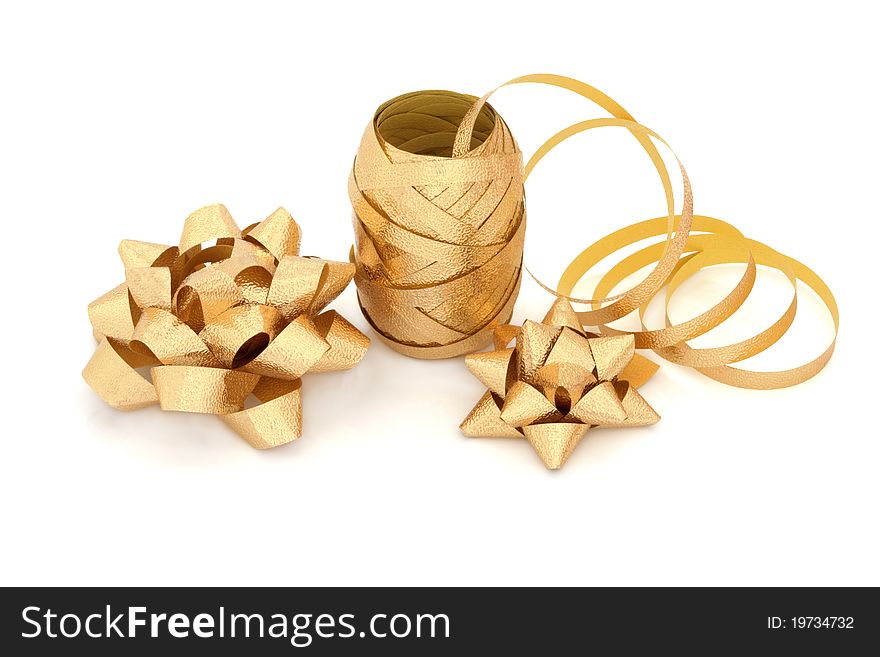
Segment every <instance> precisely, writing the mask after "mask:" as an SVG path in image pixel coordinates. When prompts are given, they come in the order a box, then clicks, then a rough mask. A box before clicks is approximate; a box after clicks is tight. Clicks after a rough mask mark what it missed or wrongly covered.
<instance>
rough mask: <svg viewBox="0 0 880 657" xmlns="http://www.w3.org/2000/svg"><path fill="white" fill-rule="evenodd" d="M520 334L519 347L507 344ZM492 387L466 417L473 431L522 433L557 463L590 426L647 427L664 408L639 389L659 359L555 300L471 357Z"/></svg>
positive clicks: (468, 431) (471, 365) (475, 434)
mask: <svg viewBox="0 0 880 657" xmlns="http://www.w3.org/2000/svg"><path fill="white" fill-rule="evenodd" d="M511 340H516V344H515V346H514V347H512V348H507V345H508V344H509V343H510V341H511ZM465 363H466V364H467V366H468V369H469V370H470V371H471V372H472V373H473V375H474V376H476V377H477V378H478V379H479V380H480V381H481V382H482V383H483V384H484V385H485V386H486V387H487V388H488V390H487V391H486V394H484V395H483V397H482V398H481V399H480V401H478V402H477V405H476V406H474V408H473V410H472V411H471V412H470V414H469V415H468V416H467V417H466V418H465V420H464V422H462V424H461V430H462V432H463V433H464V434H465V435H466V436H470V437H472V438H523V437H525V439H526V440H528V441H529V443H530V444H531V445H532V447H533V448H534V449H535V451H536V452H537V453H538V456H540V457H541V460H542V461H543V462H544V465H546V466H547V467H548V468H549V469H551V470H556V469H558V468H561V467H562V465H563V464H564V463H565V460H566V459H567V458H568V457H569V456H570V455H571V453H572V452H573V451H574V448H575V447H577V445H578V443H579V442H580V441H581V439H582V438H583V437H584V435H585V434H586V433H587V431H589V430H590V429H594V428H599V427H640V426H646V425H649V424H654V423H655V422H657V421H658V420H659V419H660V416H659V415H657V413H656V412H655V411H654V409H653V408H651V406H650V405H649V404H648V402H647V401H645V399H644V398H643V397H642V396H641V395H640V394H639V393H638V392H637V391H636V388H638V387H639V386H640V385H641V384H642V383H644V382H645V381H647V380H648V379H649V378H651V376H653V374H654V372H656V371H657V364H656V363H654V362H653V361H650V360H648V359H647V358H643V357H642V356H639V355H638V354H636V353H635V340H634V339H633V336H632V335H611V336H599V335H596V334H593V333H587V332H584V330H583V328H582V326H581V322H580V319H579V318H578V316H577V315H576V314H575V312H574V309H573V308H572V307H571V304H570V303H569V302H568V301H567V300H565V299H562V298H559V299H557V300H556V302H555V303H554V304H553V306H552V307H551V308H550V311H549V312H548V313H547V316H546V317H544V320H543V321H542V322H541V323H538V322H533V321H530V320H526V322H525V323H524V324H523V325H522V327H521V328H520V327H518V326H502V327H498V328H497V329H496V330H495V349H494V350H493V351H486V352H480V353H476V354H470V355H468V356H466V357H465Z"/></svg>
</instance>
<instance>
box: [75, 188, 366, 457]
mask: <svg viewBox="0 0 880 657" xmlns="http://www.w3.org/2000/svg"><path fill="white" fill-rule="evenodd" d="M206 242H214V243H213V244H212V245H209V246H207V247H203V244H204V243H206ZM299 246H300V228H299V226H298V225H297V223H296V222H295V221H294V220H293V217H291V216H290V214H288V212H287V211H286V210H284V209H283V208H279V209H278V210H276V211H275V212H274V213H272V214H271V215H270V216H269V217H268V218H267V219H266V220H264V221H262V222H260V223H258V224H253V225H251V226H248V227H247V228H245V229H244V230H239V228H238V226H237V225H236V224H235V222H234V221H233V219H232V217H231V216H230V214H229V212H228V211H227V210H226V208H225V207H223V206H222V205H210V206H207V207H204V208H202V209H201V210H198V211H196V212H194V213H193V214H191V215H190V216H189V217H188V218H187V220H186V223H185V224H184V228H183V234H182V235H181V238H180V244H179V246H176V247H174V246H165V245H162V244H151V243H147V242H138V241H133V240H123V242H122V243H121V244H120V246H119V253H120V256H121V257H122V261H123V263H124V264H125V283H123V284H121V285H119V286H117V287H115V288H114V289H113V290H111V291H110V292H108V293H107V294H105V295H103V296H102V297H100V298H98V299H96V300H95V301H94V302H92V303H91V304H90V305H89V318H90V320H91V322H92V329H93V331H94V334H95V337H96V339H97V340H98V348H97V349H96V351H95V353H94V355H93V356H92V358H91V360H90V361H89V362H88V364H87V365H86V368H85V370H83V377H84V378H85V380H86V382H87V383H88V384H89V385H90V386H91V387H92V388H93V389H94V390H95V392H97V393H98V395H100V396H101V398H102V399H103V400H104V401H106V402H107V403H108V404H110V405H111V406H113V407H114V408H118V409H122V410H132V409H137V408H143V407H145V406H150V405H152V404H159V405H160V406H161V407H162V410H166V411H184V412H189V413H210V414H213V415H218V416H220V418H221V419H222V420H223V421H224V422H225V423H226V424H228V425H229V426H230V427H232V429H234V430H235V431H236V432H237V433H238V434H239V435H240V436H241V437H242V438H244V439H245V440H246V441H247V442H248V443H250V444H251V445H252V446H253V447H256V448H258V449H265V448H269V447H277V446H279V445H283V444H285V443H288V442H290V441H292V440H295V439H296V438H298V437H299V436H300V435H301V433H302V405H301V398H300V389H301V379H300V377H302V376H303V375H304V374H306V373H307V372H317V371H330V370H345V369H349V368H351V367H354V366H355V365H356V364H357V363H358V362H360V360H361V358H363V356H364V354H365V353H366V350H367V347H368V346H369V339H368V338H367V337H366V336H365V335H363V334H362V333H361V332H360V331H359V330H358V329H357V328H355V327H354V326H352V325H351V324H349V323H348V322H347V321H346V320H345V319H343V318H342V317H341V316H340V315H338V314H337V313H336V312H335V311H333V310H328V311H324V308H325V307H326V306H327V305H328V304H329V303H330V302H331V301H332V300H333V299H335V298H336V297H337V296H338V295H339V293H340V292H342V290H344V289H345V287H346V286H347V285H348V284H349V282H351V279H352V277H353V275H354V266H353V265H352V264H351V263H347V262H333V261H329V260H320V259H318V258H311V257H301V256H300V255H299ZM322 311H323V312H322ZM143 367H149V368H150V370H149V371H150V375H151V380H148V379H147V378H145V377H144V376H142V375H141V374H140V372H138V369H137V368H143ZM250 397H253V398H254V399H255V400H256V401H257V404H256V405H254V406H250V407H246V402H247V401H248V399H249V398H250Z"/></svg>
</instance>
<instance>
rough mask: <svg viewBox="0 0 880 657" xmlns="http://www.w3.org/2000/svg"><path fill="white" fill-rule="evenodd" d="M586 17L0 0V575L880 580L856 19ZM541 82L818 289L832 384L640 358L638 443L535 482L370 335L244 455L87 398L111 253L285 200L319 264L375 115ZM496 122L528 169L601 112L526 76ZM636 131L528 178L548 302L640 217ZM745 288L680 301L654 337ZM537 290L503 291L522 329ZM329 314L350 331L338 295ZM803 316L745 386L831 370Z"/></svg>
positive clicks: (802, 10)
mask: <svg viewBox="0 0 880 657" xmlns="http://www.w3.org/2000/svg"><path fill="white" fill-rule="evenodd" d="M613 5H615V3H601V4H598V3H586V2H578V3H574V2H572V3H554V2H549V1H547V0H543V1H542V2H532V3H513V2H509V1H508V2H493V3H489V2H481V3H477V2H454V1H447V2H443V3H417V2H411V1H409V2H362V3H351V4H350V6H343V5H336V4H334V3H329V2H313V3H304V2H299V3H294V2H289V3H266V2H248V3H239V4H238V5H231V4H226V3H221V2H206V3H170V2H169V3H165V2H155V1H154V2H149V3H141V4H139V5H136V4H133V3H125V4H123V3H113V2H107V3H96V2H80V3H60V2H59V3H57V4H54V5H53V4H48V3H41V2H33V3H18V5H17V6H16V7H10V6H8V5H4V7H3V9H2V10H0V62H2V65H0V119H2V122H0V130H2V139H0V216H2V220H3V225H4V229H5V235H6V237H5V239H4V242H3V244H4V248H3V250H2V256H0V257H2V260H0V262H2V265H3V285H4V289H5V294H4V299H3V303H2V313H3V316H2V320H3V321H2V325H0V331H2V345H3V365H4V367H3V377H2V386H3V398H4V400H5V402H6V403H5V407H4V413H3V418H4V419H3V425H2V426H3V429H2V435H3V440H2V452H0V523H2V525H0V534H2V542H0V583H2V584H27V585H31V584H33V585H36V584H116V585H135V584H142V585H143V584H146V585H152V584H187V585H189V584H193V585H195V584H217V585H220V584H233V585H238V584H254V585H276V584H277V585H282V584H284V585H305V584H313V585H330V584H403V585H428V584H480V585H483V584H501V585H507V584H511V585H512V584H563V585H564V584H614V585H620V584H734V585H739V584H769V585H782V584H793V585H801V584H803V585H806V584H821V585H826V584H827V585H830V584H838V585H860V584H873V585H877V584H880V568H878V560H877V554H878V550H880V541H878V522H877V501H878V492H880V491H878V483H877V482H878V475H877V472H878V457H880V445H878V441H877V436H878V432H877V428H876V422H877V410H876V409H877V405H878V396H877V392H876V381H877V379H876V377H877V371H876V370H877V365H878V363H877V344H876V342H877V341H876V325H877V317H876V311H875V310H874V303H875V301H876V299H875V296H876V288H875V286H874V285H873V283H874V281H875V280H876V257H873V256H872V253H873V252H874V251H875V250H876V248H877V237H878V234H877V232H878V231H877V220H878V211H877V194H876V185H877V181H878V175H877V174H878V168H880V167H878V164H877V152H878V146H880V139H878V130H877V128H876V117H877V116H878V111H880V106H878V97H877V85H876V64H877V61H878V54H880V53H878V49H877V42H876V34H875V30H874V27H875V25H876V23H875V19H874V18H873V17H872V16H871V15H870V14H869V10H867V9H864V10H863V9H861V7H862V6H865V7H867V4H866V3H856V2H852V3H848V2H836V3H831V4H828V3H825V4H822V5H819V4H816V5H813V4H812V3H804V2H797V3H794V2H792V3H781V2H780V3H768V2H759V3H748V2H741V3H738V4H737V5H736V6H735V7H734V6H730V7H729V8H725V9H724V10H721V9H718V8H716V6H711V5H712V3H688V4H685V3H678V2H663V3H626V5H625V6H622V5H621V8H620V9H613V8H611V7H612V6H613ZM533 72H555V73H562V74H567V75H571V76H574V77H578V78H580V79H582V80H585V81H587V82H589V83H591V84H593V85H595V86H597V87H598V88H600V89H602V90H604V91H606V92H607V93H609V94H610V95H611V96H612V97H614V98H615V99H617V100H618V101H620V102H621V103H622V104H623V105H624V106H625V107H627V108H628V109H629V110H630V111H631V112H633V113H634V114H635V116H636V118H638V119H639V120H640V121H642V122H643V123H644V124H646V125H648V126H649V127H651V128H654V129H656V130H657V131H658V132H660V134H662V135H663V136H664V137H665V138H666V139H667V140H668V141H669V142H670V144H672V145H673V146H674V147H675V149H676V152H677V153H678V155H679V156H680V157H681V158H682V160H683V161H684V162H685V164H686V165H687V166H688V170H689V172H690V174H691V176H692V181H693V184H694V188H695V198H696V209H697V211H698V212H702V213H706V214H712V215H714V216H718V217H722V218H725V219H727V220H729V221H732V222H733V223H735V224H736V225H737V226H738V227H740V228H741V229H742V230H743V231H744V232H746V233H747V234H749V235H750V236H752V237H755V238H757V239H760V240H762V241H765V242H767V243H769V244H770V245H772V246H774V247H775V248H777V249H779V250H782V251H784V252H787V253H789V254H791V255H793V256H795V257H797V258H799V259H801V260H802V261H804V262H806V263H808V264H809V265H810V266H812V267H813V268H814V269H816V270H817V271H818V272H819V274H820V275H822V276H823V277H824V278H825V279H826V281H827V282H828V284H829V285H830V286H831V288H832V289H833V290H834V292H835V294H836V295H837V298H838V301H839V304H840V307H841V314H842V329H841V333H840V339H839V346H838V349H837V353H836V354H835V357H834V358H833V360H832V361H831V363H830V365H829V366H828V367H827V369H826V370H825V371H824V372H822V373H821V374H820V375H819V376H818V377H816V378H815V379H814V380H812V381H810V382H808V383H806V384H804V385H801V386H798V387H795V388H791V389H787V390H781V391H775V392H753V391H744V390H737V389H733V388H728V387H725V386H722V385H720V384H717V383H715V382H712V381H709V380H708V379H704V378H702V377H700V376H699V375H697V374H695V373H694V372H691V371H687V370H682V369H680V368H677V367H675V366H672V365H668V364H665V365H663V367H662V369H661V371H660V373H659V374H658V375H657V376H656V377H655V379H654V380H653V381H651V382H650V383H649V384H647V385H646V386H645V387H644V389H643V394H644V395H645V397H646V398H648V399H649V401H650V402H651V403H652V405H653V406H654V407H655V408H656V409H657V410H658V411H659V412H660V414H661V415H662V416H663V419H662V421H661V422H660V423H659V424H657V425H656V426H654V427H650V428H646V429H633V430H604V431H594V432H591V433H590V434H588V436H587V438H586V439H585V440H584V442H582V443H581V445H580V447H579V448H578V449H577V451H576V452H575V454H574V455H573V456H572V458H571V459H570V460H569V462H568V463H567V464H566V466H565V468H564V469H563V470H561V471H559V472H549V471H547V470H545V469H544V467H543V466H542V464H541V463H540V461H539V460H538V458H537V456H536V455H535V454H534V452H533V451H532V450H531V448H530V447H529V445H528V443H527V442H525V441H504V440H498V441H495V440H482V441H481V440H473V439H467V438H464V437H463V436H462V435H461V434H460V432H459V430H458V424H459V422H460V421H461V420H462V419H463V418H464V416H465V415H466V414H467V413H468V411H469V410H470V409H471V407H472V406H473V404H474V403H475V402H476V401H477V399H478V398H479V397H480V395H481V394H482V388H481V386H480V384H479V383H478V382H477V381H476V379H474V378H473V377H472V376H471V375H470V374H469V373H468V372H467V370H466V368H465V366H464V364H463V362H462V361H461V360H453V361H444V362H426V361H417V360H411V359H407V358H404V357H402V356H399V355H397V354H395V353H393V352H391V351H390V350H389V349H388V348H386V347H385V346H384V345H382V344H379V343H378V341H376V340H374V344H373V347H372V348H371V350H370V351H369V353H368V354H367V356H366V358H365V359H364V360H363V362H362V363H361V364H360V365H359V366H358V367H357V368H356V369H354V370H352V371H350V372H345V373H337V374H324V375H314V376H310V377H308V378H307V379H306V380H305V381H304V406H305V409H304V410H305V434H304V437H303V438H302V439H301V440H299V441H297V442H296V443H294V444H292V445H290V446H287V447H284V448H280V449H277V450H274V451H269V452H259V451H256V450H253V449H251V448H250V447H249V446H248V445H247V444H246V443H244V442H243V441H241V440H240V439H239V438H238V437H237V436H236V435H235V434H234V433H232V432H231V430H229V429H228V428H227V427H226V426H225V425H223V423H221V422H220V421H219V420H217V419H216V418H213V417H210V416H199V415H187V414H179V413H178V414H175V413H162V412H160V411H159V410H158V409H157V408H152V409H148V410H143V411H137V412H133V413H122V412H117V411H114V410H112V409H110V408H109V407H107V406H105V405H104V404H103V402H101V400H100V399H98V397H97V396H96V395H95V394H94V393H92V391H91V390H90V389H89V388H88V387H87V386H86V384H85V383H84V382H83V381H82V379H81V377H80V371H81V369H82V367H83V366H84V365H85V363H86V361H87V360H88V359H89V357H90V355H91V352H92V350H93V347H94V343H93V341H92V337H91V332H90V327H89V323H88V319H87V316H86V305H87V304H88V302H89V301H91V300H92V299H93V298H95V297H97V296H99V295H100V294H102V293H103V292H104V291H106V290H107V289H109V288H111V287H113V286H114V285H116V284H117V283H118V282H119V281H121V280H122V279H123V269H122V265H121V262H120V261H119V260H118V257H117V254H116V247H117V244H118V242H119V240H120V239H122V238H135V239H143V240H148V241H155V242H165V243H176V242H177V239H178V236H179V232H180V228H181V226H182V221H183V219H184V218H185V217H186V215H187V214H189V213H190V212H191V211H193V210H195V209H196V208H198V207H200V206H202V205H205V204H207V203H211V202H218V201H221V202H223V203H225V204H226V205H227V206H228V207H229V209H230V211H231V212H232V214H233V216H234V217H236V219H237V220H238V222H239V224H240V225H242V226H244V225H247V224H249V223H251V222H252V221H256V220H259V219H261V218H263V217H265V216H266V215H268V214H269V213H270V212H271V211H272V210H274V209H275V208H276V207H277V206H279V205H283V206H285V207H286V208H287V209H289V210H290V211H291V212H292V213H293V214H294V216H295V217H296V218H297V219H298V221H299V222H300V224H301V225H302V227H303V231H304V240H303V246H304V252H305V253H306V254H314V255H320V256H322V257H326V258H335V259H345V258H346V257H347V252H348V248H349V245H350V242H351V238H352V233H351V228H350V208H349V204H348V198H347V194H346V177H347V173H348V168H349V166H350V164H351V161H352V158H353V156H354V153H355V150H356V148H357V145H358V142H359V140H360V136H361V133H362V131H363V129H364V126H365V125H366V124H367V122H368V121H369V119H370V117H371V116H372V112H373V110H374V109H375V107H376V106H378V105H379V104H380V103H382V102H383V101H384V100H386V99H388V98H390V97H392V96H395V95H397V94H399V93H403V92H406V91H411V90H415V89H420V88H451V89H455V90H458V91H463V92H470V93H475V94H477V95H480V94H482V93H483V92H485V91H487V90H488V89H490V88H492V87H493V86H495V85H497V84H499V83H501V82H503V81H505V80H507V79H509V78H512V77H514V76H517V75H522V74H525V73H533ZM493 103H494V104H495V106H496V108H497V109H498V110H499V111H500V112H501V114H502V115H503V116H504V117H505V118H506V119H507V120H508V123H509V124H510V126H511V128H512V130H513V132H514V134H515V135H517V136H518V138H519V140H520V144H521V146H522V147H523V150H524V151H525V152H526V153H527V154H528V153H530V152H531V151H532V150H534V148H535V147H536V146H537V145H538V144H539V143H540V139H541V138H542V137H544V138H546V137H547V136H549V135H550V134H551V133H553V132H555V131H556V130H558V129H560V128H562V127H564V126H566V125H568V124H569V123H571V122H573V121H575V120H581V119H584V118H590V117H593V116H599V115H601V112H600V111H599V110H597V109H596V108H594V107H592V106H590V104H589V103H587V102H586V101H583V100H581V99H577V98H568V97H567V96H565V94H563V93H561V92H556V91H554V90H551V89H543V88H539V87H537V86H535V85H529V86H521V87H518V88H513V89H505V90H502V91H501V92H499V93H498V94H497V97H496V98H495V99H494V100H493ZM631 141H632V140H631V139H630V140H627V138H626V134H625V133H622V132H618V131H610V132H608V134H596V135H593V134H591V135H584V136H582V137H578V138H576V139H574V140H572V142H571V143H570V144H566V145H564V146H563V147H560V149H559V150H558V152H556V153H553V154H552V155H551V156H549V157H548V159H547V161H546V163H542V164H541V166H540V167H539V169H537V170H536V172H535V175H534V176H533V178H532V179H530V180H529V183H528V194H529V221H530V229H529V235H528V237H527V246H526V253H527V255H526V259H527V262H528V263H530V264H531V265H532V266H533V268H534V269H535V271H536V272H537V273H538V274H539V275H543V277H544V278H545V279H547V280H550V281H552V280H555V277H556V276H558V274H559V272H560V271H561V269H562V267H563V266H564V264H565V263H566V262H567V261H568V259H569V258H571V257H572V256H573V255H574V254H576V253H577V252H578V251H579V250H580V249H582V248H584V247H586V246H587V245H588V244H589V243H591V242H592V241H593V240H595V239H597V238H599V237H600V236H602V235H603V234H605V233H607V232H609V231H610V230H613V229H615V228H617V227H620V226H622V225H623V224H624V223H627V222H631V221H636V220H640V219H644V218H649V217H652V216H656V215H658V214H661V213H662V209H663V206H662V197H661V194H660V191H659V189H658V186H657V185H656V180H655V178H656V176H652V174H651V172H650V169H649V164H648V161H647V159H646V158H645V157H644V154H640V153H639V151H638V149H637V147H636V146H634V145H633V144H632V143H631ZM560 235H566V236H567V237H565V238H564V239H563V240H561V241H560V240H559V236H560ZM737 278H738V271H737V270H736V268H735V267H734V268H733V271H723V272H715V273H710V274H707V275H706V276H704V277H701V278H700V279H698V280H696V281H693V282H692V283H690V284H689V285H688V286H687V287H686V288H685V289H684V290H682V293H681V296H680V297H679V298H678V300H677V301H676V302H675V303H674V304H673V308H672V310H673V316H674V317H675V318H677V319H679V320H683V319H686V318H687V317H689V316H692V315H693V314H694V313H696V312H699V311H700V310H702V309H704V308H705V307H706V304H707V303H711V302H712V301H713V300H714V299H716V298H718V296H719V295H720V294H722V293H723V291H724V290H725V289H726V288H727V287H729V286H730V285H731V284H732V282H733V281H735V280H736V279H737ZM789 294H790V293H789V292H788V291H787V290H786V287H785V282H784V279H783V280H780V279H779V278H778V277H777V276H775V275H773V274H772V273H766V272H762V274H761V276H760V278H759V284H758V289H757V291H756V293H755V295H754V296H753V297H752V298H751V299H750V300H749V302H748V304H747V307H746V308H745V309H744V310H743V311H742V312H741V313H740V315H738V317H737V318H735V320H736V321H734V320H731V324H730V326H729V327H724V330H721V331H719V332H718V333H715V334H713V335H712V336H707V337H706V338H702V339H701V341H699V342H697V343H695V344H697V345H699V344H720V343H723V341H724V339H725V338H729V337H734V339H736V338H738V337H743V336H745V335H747V334H748V332H749V331H751V332H757V331H758V330H760V329H762V328H764V327H765V326H767V325H768V324H769V323H770V322H771V321H773V320H774V319H775V318H776V317H777V316H778V314H779V313H781V312H782V310H783V309H784V308H785V306H786V305H787V303H788V298H789V297H788V296H787V295H789ZM550 301H551V299H550V298H549V297H548V296H547V295H546V294H545V293H543V292H542V291H540V289H539V288H537V286H536V285H534V284H533V283H527V284H526V285H525V286H524V289H523V292H522V295H521V300H520V302H519V304H518V305H517V308H516V313H515V320H516V321H522V320H523V319H525V318H527V317H531V318H536V319H540V317H541V316H543V314H544V312H545V310H546V308H547V307H548V305H549V303H550ZM334 307H335V308H337V309H338V310H340V311H341V312H342V313H343V314H344V315H345V316H346V317H347V318H349V319H350V320H351V321H353V322H354V323H355V324H357V325H358V326H360V327H361V328H362V329H363V330H365V331H366V330H367V328H366V323H365V322H364V320H363V318H362V316H361V314H360V312H359V310H358V307H357V303H356V299H355V291H354V289H353V288H349V289H348V290H346V292H345V293H344V294H343V295H342V297H340V299H339V300H338V301H337V302H336V303H335V306H334ZM800 308H801V312H800V313H799V315H798V319H797V322H796V325H795V327H794V329H793V331H792V333H791V335H790V336H787V337H786V338H785V339H784V341H783V342H781V343H780V344H779V347H778V348H777V349H774V350H773V351H772V352H768V354H765V355H762V356H761V357H760V358H756V359H755V361H754V363H752V364H753V366H754V367H756V368H759V367H768V368H772V367H789V366H794V365H796V364H798V363H799V362H802V361H803V360H807V359H810V358H813V357H815V356H816V355H818V354H819V353H820V352H821V351H822V350H824V348H825V345H827V344H828V341H829V339H830V337H831V334H832V331H831V327H830V320H829V319H828V318H827V313H826V312H825V311H824V310H823V309H822V307H821V305H820V304H818V303H816V301H815V299H814V298H813V297H812V295H811V294H810V293H809V291H803V294H802V297H801V304H800ZM655 319H656V318H655Z"/></svg>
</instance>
